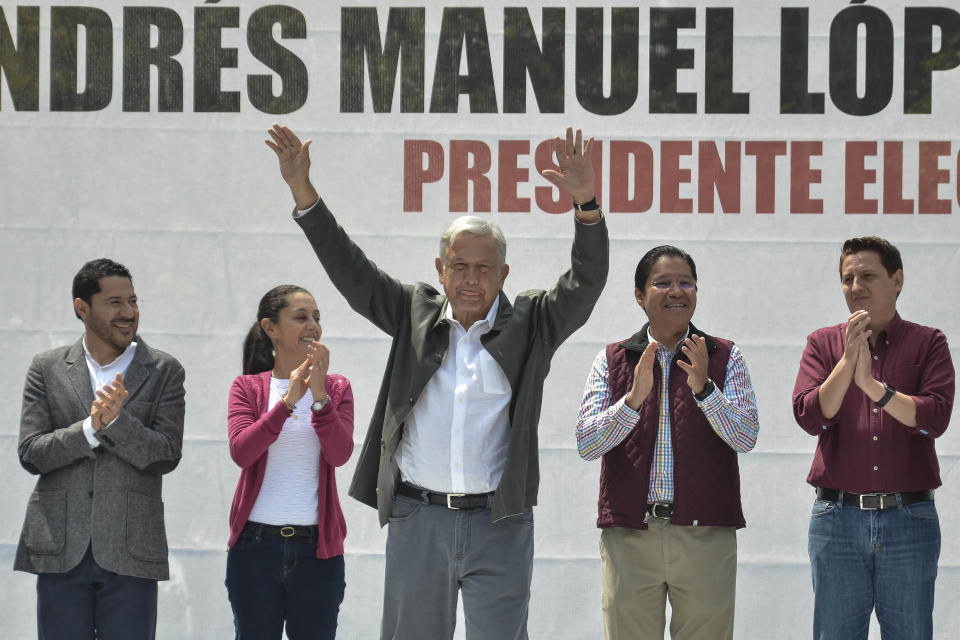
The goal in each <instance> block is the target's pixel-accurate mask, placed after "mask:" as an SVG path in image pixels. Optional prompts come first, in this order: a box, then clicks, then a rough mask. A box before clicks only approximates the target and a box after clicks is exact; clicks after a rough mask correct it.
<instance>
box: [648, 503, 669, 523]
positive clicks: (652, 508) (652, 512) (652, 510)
mask: <svg viewBox="0 0 960 640" xmlns="http://www.w3.org/2000/svg"><path fill="white" fill-rule="evenodd" d="M668 506H669V505H667V504H664V503H662V502H654V503H653V504H652V505H651V506H650V515H652V516H653V517H654V518H660V519H661V520H666V519H667V518H669V517H670V516H659V515H657V507H664V508H667V507H668Z"/></svg>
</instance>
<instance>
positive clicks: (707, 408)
mask: <svg viewBox="0 0 960 640" xmlns="http://www.w3.org/2000/svg"><path fill="white" fill-rule="evenodd" d="M722 398H723V394H722V393H720V388H719V387H717V386H716V385H714V386H713V391H711V392H710V395H708V396H707V397H706V398H704V399H703V401H700V400H697V397H696V396H694V397H693V400H694V402H696V403H697V406H698V407H700V408H701V409H702V410H703V412H704V413H711V412H713V411H716V410H717V409H718V408H720V406H721V405H722V404H723V400H722Z"/></svg>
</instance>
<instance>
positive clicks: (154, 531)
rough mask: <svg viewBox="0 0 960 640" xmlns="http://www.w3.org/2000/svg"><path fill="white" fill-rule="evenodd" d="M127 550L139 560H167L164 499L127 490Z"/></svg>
mask: <svg viewBox="0 0 960 640" xmlns="http://www.w3.org/2000/svg"><path fill="white" fill-rule="evenodd" d="M126 539H127V551H129V552H130V555H131V556H133V557H134V558H136V559H137V560H143V561H145V562H165V561H166V559H167V534H166V531H165V529H164V522H163V501H162V500H158V499H157V498H152V497H150V496H145V495H143V494H140V493H136V492H135V491H128V492H127V523H126Z"/></svg>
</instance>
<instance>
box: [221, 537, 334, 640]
mask: <svg viewBox="0 0 960 640" xmlns="http://www.w3.org/2000/svg"><path fill="white" fill-rule="evenodd" d="M226 585H227V595H228V596H229V598H230V607H231V608H232V609H233V626H234V628H235V630H236V638H237V640H269V639H272V638H280V637H281V636H282V635H283V628H284V621H286V629H287V637H288V638H290V640H306V639H309V640H319V639H327V638H329V639H330V640H333V638H335V637H336V635H337V615H338V614H339V613H340V603H341V602H343V592H344V588H345V586H346V585H345V583H344V565H343V556H342V555H341V556H334V557H332V558H327V559H324V560H321V559H318V558H317V542H316V540H315V539H311V538H304V537H291V538H284V537H281V536H280V535H278V534H268V533H264V532H263V530H262V527H259V526H257V525H253V524H251V523H247V526H246V527H245V528H244V530H243V533H241V534H240V538H239V539H238V540H237V543H236V544H235V545H234V546H233V547H231V549H230V550H229V551H228V552H227V579H226Z"/></svg>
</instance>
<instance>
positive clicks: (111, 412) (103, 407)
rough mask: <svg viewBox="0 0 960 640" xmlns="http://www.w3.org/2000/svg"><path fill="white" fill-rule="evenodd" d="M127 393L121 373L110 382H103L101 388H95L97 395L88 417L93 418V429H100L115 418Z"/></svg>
mask: <svg viewBox="0 0 960 640" xmlns="http://www.w3.org/2000/svg"><path fill="white" fill-rule="evenodd" d="M128 395H130V393H129V392H128V391H127V389H126V388H125V387H124V386H123V374H122V373H118V374H117V377H116V378H115V379H114V381H113V382H112V383H109V384H105V385H103V388H102V389H98V390H97V397H96V398H95V399H94V401H93V404H92V405H91V406H90V417H91V418H93V430H94V431H100V429H102V428H103V427H105V426H107V425H108V424H110V423H111V422H113V421H114V420H116V419H117V416H119V415H120V410H121V409H123V403H124V401H125V400H126V399H127V396H128Z"/></svg>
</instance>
